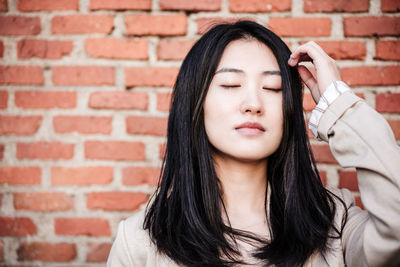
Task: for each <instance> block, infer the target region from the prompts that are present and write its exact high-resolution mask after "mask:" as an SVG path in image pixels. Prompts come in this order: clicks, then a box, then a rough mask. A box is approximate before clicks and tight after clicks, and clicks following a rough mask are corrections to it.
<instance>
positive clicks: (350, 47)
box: [301, 41, 367, 60]
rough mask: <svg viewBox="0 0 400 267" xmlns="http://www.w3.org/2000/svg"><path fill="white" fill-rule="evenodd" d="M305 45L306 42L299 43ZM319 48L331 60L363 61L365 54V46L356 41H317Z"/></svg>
mask: <svg viewBox="0 0 400 267" xmlns="http://www.w3.org/2000/svg"><path fill="white" fill-rule="evenodd" d="M301 43H302V44H303V43H306V42H301ZM316 43H317V44H318V45H319V46H321V48H322V49H323V50H324V51H325V52H326V53H327V54H328V55H329V56H330V57H332V58H333V59H336V60H342V59H355V60H364V58H365V55H366V53H367V49H366V47H365V44H364V43H362V42H356V41H354V42H353V41H317V42H316Z"/></svg>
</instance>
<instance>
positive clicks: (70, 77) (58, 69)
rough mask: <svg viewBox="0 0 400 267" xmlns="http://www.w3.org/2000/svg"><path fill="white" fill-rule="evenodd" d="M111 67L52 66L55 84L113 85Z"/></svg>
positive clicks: (112, 70) (113, 79) (112, 69)
mask: <svg viewBox="0 0 400 267" xmlns="http://www.w3.org/2000/svg"><path fill="white" fill-rule="evenodd" d="M114 73H115V71H114V68H113V67H103V66H54V67H53V83H54V84H55V85H114V83H115V77H114V76H115V74H114Z"/></svg>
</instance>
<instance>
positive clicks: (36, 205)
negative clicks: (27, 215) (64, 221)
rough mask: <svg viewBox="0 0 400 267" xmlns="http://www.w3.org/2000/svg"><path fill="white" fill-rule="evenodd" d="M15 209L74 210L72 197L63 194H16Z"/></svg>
mask: <svg viewBox="0 0 400 267" xmlns="http://www.w3.org/2000/svg"><path fill="white" fill-rule="evenodd" d="M14 208H15V209H16V210H29V211H46V212H51V211H65V210H72V209H73V208H74V204H73V202H72V198H71V196H69V195H67V194H66V193H62V192H18V193H14Z"/></svg>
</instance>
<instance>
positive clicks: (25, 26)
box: [0, 15, 42, 35]
mask: <svg viewBox="0 0 400 267" xmlns="http://www.w3.org/2000/svg"><path fill="white" fill-rule="evenodd" d="M41 30H42V27H41V26H40V18H39V17H25V16H18V15H13V16H0V35H37V34H39V33H40V32H41Z"/></svg>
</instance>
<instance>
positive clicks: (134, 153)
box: [85, 141, 146, 161]
mask: <svg viewBox="0 0 400 267" xmlns="http://www.w3.org/2000/svg"><path fill="white" fill-rule="evenodd" d="M85 158H87V159H103V160H132V161H136V160H145V159H146V155H145V144H143V143H142V142H128V141H104V142H103V141H86V142H85Z"/></svg>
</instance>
